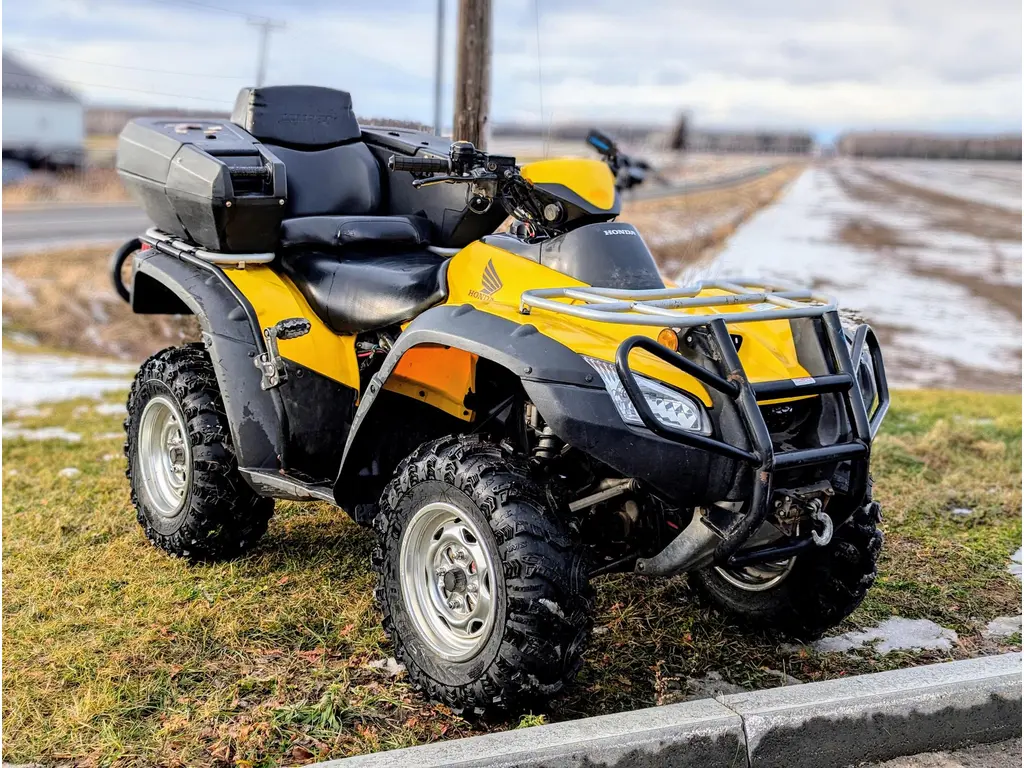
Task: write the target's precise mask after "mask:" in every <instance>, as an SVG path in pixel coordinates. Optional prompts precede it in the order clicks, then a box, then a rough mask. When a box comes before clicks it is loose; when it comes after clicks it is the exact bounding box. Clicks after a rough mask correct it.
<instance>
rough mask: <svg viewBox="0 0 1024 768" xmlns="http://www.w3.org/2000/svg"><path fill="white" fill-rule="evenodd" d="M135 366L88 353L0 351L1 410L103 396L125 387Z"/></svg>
mask: <svg viewBox="0 0 1024 768" xmlns="http://www.w3.org/2000/svg"><path fill="white" fill-rule="evenodd" d="M137 370H138V367H137V366H135V365H131V364H126V363H115V362H112V361H110V360H101V359H95V358H88V357H56V356H53V355H36V354H25V353H22V352H9V351H7V350H4V352H3V410H4V411H5V412H6V411H8V410H12V409H16V408H23V407H26V406H35V405H39V404H40V403H53V402H60V401H61V400H72V399H74V398H76V397H94V398H98V397H102V396H103V395H105V394H106V393H108V392H116V391H117V390H121V389H127V388H128V387H129V386H130V385H131V377H132V376H133V375H134V374H135V372H136V371H137Z"/></svg>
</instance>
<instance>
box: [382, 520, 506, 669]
mask: <svg viewBox="0 0 1024 768" xmlns="http://www.w3.org/2000/svg"><path fill="white" fill-rule="evenodd" d="M483 535H484V533H483V532H482V531H481V530H480V529H479V528H478V527H477V525H476V524H475V523H474V522H473V521H472V520H470V519H469V517H468V516H466V515H465V514H464V513H463V511H462V510H460V509H459V508H458V507H456V506H454V505H452V504H448V503H447V502H432V503H430V504H427V505H426V506H424V507H422V508H421V509H420V510H419V511H417V512H416V514H414V515H413V516H412V518H411V519H410V521H409V524H408V527H407V528H406V532H405V535H404V536H403V538H402V545H401V553H400V558H401V565H402V567H401V579H402V594H403V597H404V598H405V604H406V606H407V607H408V609H409V614H410V616H411V617H412V620H413V621H412V623H413V625H414V626H415V628H416V631H417V632H418V633H419V635H420V636H421V637H422V638H423V640H424V641H425V642H426V644H427V645H428V646H430V648H431V650H433V651H434V652H435V653H436V654H437V655H439V656H441V657H442V658H444V659H446V660H448V661H465V660H467V659H470V658H472V657H473V656H475V655H476V654H478V653H479V652H480V650H481V649H482V648H483V646H484V645H485V644H486V643H487V640H488V639H489V638H490V634H491V629H492V628H493V626H494V621H495V614H496V612H497V607H496V603H495V599H494V592H493V589H494V584H493V579H494V578H495V576H496V573H495V569H494V563H493V561H492V558H491V555H490V553H489V552H488V551H487V549H486V548H485V547H484V545H483Z"/></svg>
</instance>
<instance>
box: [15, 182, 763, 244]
mask: <svg viewBox="0 0 1024 768" xmlns="http://www.w3.org/2000/svg"><path fill="white" fill-rule="evenodd" d="M778 167H779V166H778V165H769V164H766V165H764V166H760V167H757V168H751V169H748V170H746V171H743V172H740V173H734V174H730V175H728V176H722V177H720V178H717V179H706V180H703V181H698V182H690V183H683V184H671V185H664V184H657V183H656V182H650V183H648V184H645V185H644V186H643V187H640V188H638V189H636V190H634V191H631V192H627V193H626V194H625V195H624V199H625V200H627V201H633V200H654V199H657V198H661V197H672V196H674V195H686V194H691V193H694V192H706V191H708V190H712V189H721V188H725V187H730V186H734V185H736V184H742V183H744V182H747V181H750V180H752V179H756V178H758V177H759V176H763V175H765V174H766V173H770V172H771V171H772V170H774V169H776V168H778ZM150 226H152V225H151V224H150V222H149V219H147V218H146V215H145V214H144V213H143V212H142V210H141V209H140V208H139V207H138V206H136V205H134V204H132V203H116V204H115V203H111V204H88V205H86V204H76V205H68V204H55V205H49V206H43V205H39V206H32V207H30V208H8V209H5V210H4V212H3V253H4V255H5V256H17V255H18V254H21V253H27V252H31V251H40V250H49V249H54V248H57V249H59V248H62V247H69V246H81V245H109V246H111V247H114V246H116V245H119V244H120V243H122V242H124V241H125V240H127V239H128V238H130V237H135V236H136V235H138V234H140V233H142V232H144V231H145V230H146V229H148V228H149V227H150Z"/></svg>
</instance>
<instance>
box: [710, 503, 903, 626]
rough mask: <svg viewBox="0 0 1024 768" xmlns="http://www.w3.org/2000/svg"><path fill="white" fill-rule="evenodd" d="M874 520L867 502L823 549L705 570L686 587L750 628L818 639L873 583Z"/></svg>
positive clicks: (877, 547)
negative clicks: (733, 566) (693, 588)
mask: <svg viewBox="0 0 1024 768" xmlns="http://www.w3.org/2000/svg"><path fill="white" fill-rule="evenodd" d="M880 520H881V509H880V507H879V505H878V503H877V502H871V503H868V504H866V505H864V506H863V507H860V508H859V509H857V511H856V512H855V513H854V514H853V517H852V518H851V519H850V520H849V521H848V522H847V523H846V524H845V525H843V526H842V527H840V528H838V529H837V530H836V531H835V533H834V535H833V536H832V540H831V541H830V542H829V543H828V544H827V545H825V546H824V547H815V548H814V549H811V550H809V551H806V552H804V553H803V554H800V555H798V556H796V557H793V558H789V559H787V560H781V561H778V562H774V563H763V564H759V565H756V566H747V567H743V568H734V569H727V568H708V569H706V570H703V571H698V572H697V573H694V574H692V575H691V577H690V579H691V583H692V584H693V585H694V587H695V588H696V590H697V592H698V594H699V595H700V596H701V597H702V598H704V599H705V601H706V602H708V603H710V604H711V605H713V606H714V607H716V608H718V609H720V610H722V611H723V612H725V613H728V614H730V615H731V616H733V617H734V618H736V619H739V620H740V621H741V622H743V623H745V624H748V625H750V626H752V627H755V628H772V629H778V630H781V631H784V632H786V633H789V634H792V635H795V636H797V637H802V638H814V637H818V636H820V635H821V634H822V633H823V632H825V630H827V629H829V628H831V627H834V626H835V625H836V624H838V623H839V622H841V621H842V620H843V619H845V618H846V617H847V616H849V615H850V614H851V613H853V611H854V610H855V609H856V608H857V606H859V605H860V604H861V602H862V601H863V600H864V597H865V595H867V591H868V589H870V588H871V585H872V584H874V582H875V576H876V575H877V569H876V564H877V561H878V554H879V552H880V551H881V548H882V541H883V537H882V532H881V531H880V530H879V529H878V523H879V522H880Z"/></svg>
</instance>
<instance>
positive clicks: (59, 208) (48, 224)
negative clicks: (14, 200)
mask: <svg viewBox="0 0 1024 768" xmlns="http://www.w3.org/2000/svg"><path fill="white" fill-rule="evenodd" d="M150 226H152V224H150V223H149V219H148V218H146V215H145V214H144V213H143V212H142V210H141V209H140V208H139V207H138V206H136V205H133V204H130V203H126V204H105V205H103V204H101V205H50V206H38V207H37V206H32V207H31V208H21V209H18V208H14V209H11V208H8V209H5V210H4V212H3V253H4V255H5V256H7V255H12V256H13V255H17V254H19V253H25V252H26V251H34V250H44V249H49V248H60V247H65V246H72V245H117V244H119V243H121V242H123V241H125V240H127V239H128V238H130V237H135V236H136V235H138V234H140V233H141V232H144V231H145V230H146V229H147V228H148V227H150Z"/></svg>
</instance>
